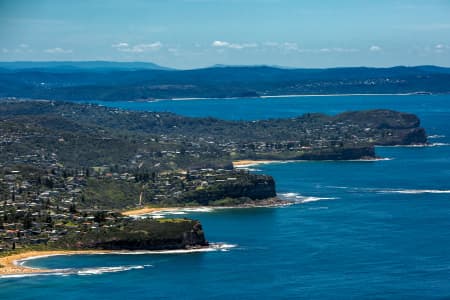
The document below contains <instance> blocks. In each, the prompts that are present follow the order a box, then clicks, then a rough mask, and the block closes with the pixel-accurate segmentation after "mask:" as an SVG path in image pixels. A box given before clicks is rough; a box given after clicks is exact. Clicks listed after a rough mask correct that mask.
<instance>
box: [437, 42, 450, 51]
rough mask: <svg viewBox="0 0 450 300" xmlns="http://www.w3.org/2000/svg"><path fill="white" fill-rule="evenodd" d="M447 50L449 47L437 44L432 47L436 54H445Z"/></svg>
mask: <svg viewBox="0 0 450 300" xmlns="http://www.w3.org/2000/svg"><path fill="white" fill-rule="evenodd" d="M449 49H450V46H449V45H444V44H437V45H435V46H434V51H435V52H436V53H443V52H445V51H447V50H449Z"/></svg>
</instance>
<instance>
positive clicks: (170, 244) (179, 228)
mask: <svg viewBox="0 0 450 300" xmlns="http://www.w3.org/2000/svg"><path fill="white" fill-rule="evenodd" d="M121 225H122V226H117V227H114V228H102V229H99V231H90V232H84V233H79V234H78V235H71V234H69V235H67V236H66V237H64V238H63V239H61V240H59V241H58V247H62V248H67V249H105V250H168V249H186V248H192V247H201V246H207V245H208V242H207V241H206V239H205V235H204V232H203V228H202V225H201V224H200V222H199V221H195V220H188V219H161V220H152V219H143V220H134V221H127V222H126V223H124V224H121Z"/></svg>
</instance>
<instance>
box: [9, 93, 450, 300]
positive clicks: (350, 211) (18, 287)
mask: <svg viewBox="0 0 450 300" xmlns="http://www.w3.org/2000/svg"><path fill="white" fill-rule="evenodd" d="M102 104H104V105H106V104H107V105H113V106H118V107H122V108H126V109H138V110H154V111H172V112H176V113H179V114H184V115H190V116H216V117H221V118H227V119H238V120H239V119H266V118H276V117H288V116H295V115H298V114H302V113H305V112H325V113H330V114H335V113H338V112H341V111H346V110H359V109H371V108H391V109H396V110H401V111H406V112H412V113H415V114H417V115H419V117H420V118H421V119H422V125H423V126H424V127H425V129H426V130H427V133H428V134H429V135H431V136H435V137H434V138H432V139H430V142H432V143H435V145H434V146H433V147H422V148H416V147H380V148H377V153H378V155H379V156H382V157H385V158H390V160H384V161H377V162H295V163H284V164H283V163H277V164H268V165H259V166H255V167H253V168H254V170H253V172H260V173H266V174H270V175H272V176H274V177H275V179H276V182H277V190H278V193H279V194H280V196H282V197H286V198H290V199H293V200H297V201H298V202H302V203H299V204H297V205H294V206H289V207H283V208H258V209H231V210H217V211H213V212H196V213H191V214H189V215H188V216H189V217H193V218H197V219H200V220H201V221H202V223H203V225H204V227H205V231H206V233H207V238H208V239H209V240H210V241H212V242H224V243H227V244H234V245H235V247H234V248H230V249H228V251H213V252H203V253H189V254H146V255H88V256H57V257H49V258H42V259H36V260H31V261H28V262H27V263H26V264H27V265H30V266H35V267H47V268H75V269H76V270H78V271H76V272H74V273H73V274H71V275H57V274H55V275H52V276H33V277H21V278H1V279H0V299H40V298H41V299H42V298H54V299H67V300H69V299H230V298H231V299H273V298H281V299H292V298H304V299H349V298H350V299H351V298H353V299H361V298H366V299H367V298H369V299H374V298H375V299H447V298H450V280H449V279H450V180H449V179H450V146H448V143H450V124H449V121H450V96H449V95H439V96H438V95H436V96H435V95H433V96H431V95H421V96H339V97H338V96H329V97H298V98H272V99H233V100H214V99H211V100H203V101H199V100H192V101H160V102H154V103H130V102H119V103H102ZM101 267H103V269H101ZM105 267H108V268H105ZM80 270H81V271H80Z"/></svg>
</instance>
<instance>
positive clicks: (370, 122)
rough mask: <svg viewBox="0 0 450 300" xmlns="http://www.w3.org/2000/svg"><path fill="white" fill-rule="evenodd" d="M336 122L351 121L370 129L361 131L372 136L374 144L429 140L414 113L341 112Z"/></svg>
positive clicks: (401, 143)
mask: <svg viewBox="0 0 450 300" xmlns="http://www.w3.org/2000/svg"><path fill="white" fill-rule="evenodd" d="M335 121H336V122H351V123H353V124H357V125H359V126H360V127H361V128H366V129H368V130H367V131H366V130H364V131H363V132H361V133H360V136H362V137H368V138H369V137H370V138H371V139H372V144H374V145H380V146H393V145H412V144H424V143H426V142H427V135H426V133H425V130H424V129H423V128H421V127H420V119H419V118H418V117H417V116H416V115H413V114H409V113H401V112H396V111H392V110H382V109H379V110H370V111H357V112H347V113H342V114H339V115H337V116H336V117H335Z"/></svg>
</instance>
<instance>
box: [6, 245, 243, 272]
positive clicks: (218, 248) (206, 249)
mask: <svg viewBox="0 0 450 300" xmlns="http://www.w3.org/2000/svg"><path fill="white" fill-rule="evenodd" d="M237 246H238V245H236V244H227V243H220V242H219V243H210V244H209V246H208V247H201V248H192V249H175V250H145V251H118V252H105V253H96V254H93V255H149V254H187V253H196V252H213V251H221V252H228V251H230V249H232V248H236V247H237ZM60 255H73V254H52V255H40V256H33V257H29V258H24V259H21V260H19V261H17V262H15V264H16V265H19V266H23V264H24V263H25V262H26V261H29V260H33V259H39V258H46V257H51V256H60ZM75 255H76V254H75ZM148 267H153V266H152V265H136V266H115V267H96V268H81V269H54V270H48V272H47V271H44V272H42V273H28V274H10V275H0V279H2V278H5V279H6V278H23V277H35V276H68V275H79V276H87V275H100V274H104V273H116V272H125V271H131V270H139V269H144V268H148ZM27 268H30V269H36V268H32V267H27Z"/></svg>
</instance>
